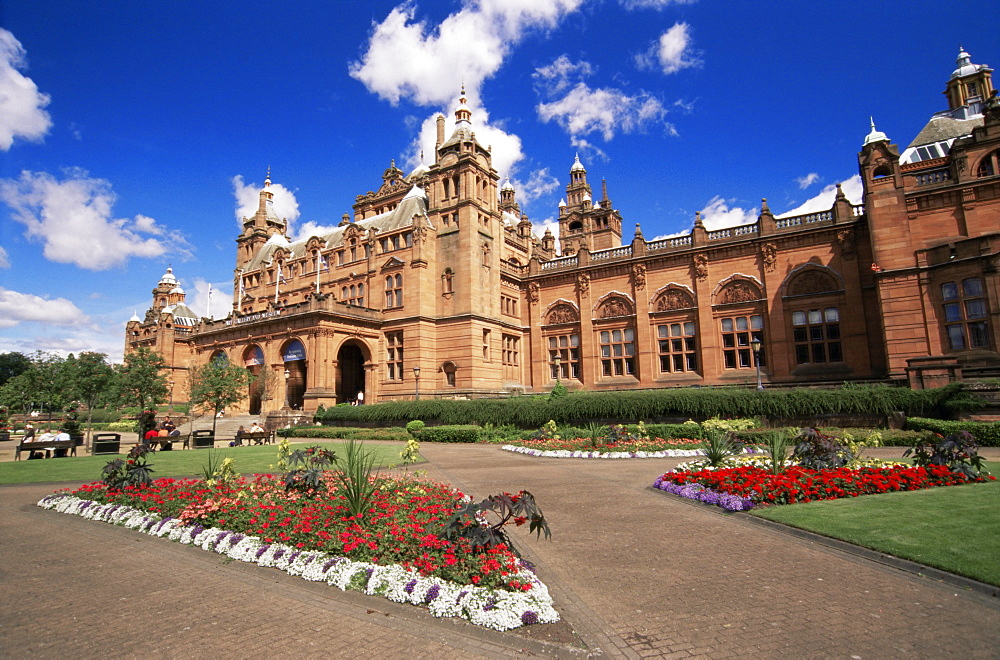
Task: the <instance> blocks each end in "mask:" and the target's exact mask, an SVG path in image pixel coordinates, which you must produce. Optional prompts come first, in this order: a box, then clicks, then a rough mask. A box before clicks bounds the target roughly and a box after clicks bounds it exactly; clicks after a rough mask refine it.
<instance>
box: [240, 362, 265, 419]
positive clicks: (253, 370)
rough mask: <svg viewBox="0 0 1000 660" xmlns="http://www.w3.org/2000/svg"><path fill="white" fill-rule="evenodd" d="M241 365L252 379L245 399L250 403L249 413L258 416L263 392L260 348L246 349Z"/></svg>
mask: <svg viewBox="0 0 1000 660" xmlns="http://www.w3.org/2000/svg"><path fill="white" fill-rule="evenodd" d="M243 364H244V365H245V366H246V368H247V371H249V372H250V375H251V376H252V377H253V378H252V380H251V381H250V385H249V387H248V391H247V398H248V399H249V401H250V409H249V412H250V414H251V415H259V414H260V411H261V399H262V398H263V396H262V395H263V392H264V383H263V382H261V373H262V372H263V370H264V351H262V350H261V348H260V346H248V347H247V349H246V350H245V351H244V352H243Z"/></svg>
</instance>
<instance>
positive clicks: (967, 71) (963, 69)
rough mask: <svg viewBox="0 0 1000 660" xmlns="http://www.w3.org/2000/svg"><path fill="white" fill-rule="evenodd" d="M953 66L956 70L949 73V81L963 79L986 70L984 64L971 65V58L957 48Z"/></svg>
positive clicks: (962, 49) (960, 48)
mask: <svg viewBox="0 0 1000 660" xmlns="http://www.w3.org/2000/svg"><path fill="white" fill-rule="evenodd" d="M955 65H956V66H957V68H956V69H955V70H954V71H952V72H951V79H952V80H954V79H955V78H964V77H965V76H971V75H972V74H974V73H978V72H979V71H980V70H982V69H987V68H989V67H987V66H986V65H985V64H973V63H972V58H971V56H970V55H969V54H968V53H967V52H965V49H964V48H962V47H961V46H959V48H958V57H957V58H956V59H955Z"/></svg>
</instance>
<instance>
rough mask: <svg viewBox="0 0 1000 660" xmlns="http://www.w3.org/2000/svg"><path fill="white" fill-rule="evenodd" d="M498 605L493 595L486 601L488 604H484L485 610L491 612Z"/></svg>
mask: <svg viewBox="0 0 1000 660" xmlns="http://www.w3.org/2000/svg"><path fill="white" fill-rule="evenodd" d="M496 606H497V599H496V598H494V597H493V596H490V598H489V600H487V601H486V604H485V605H483V611H484V612H489V611H490V610H492V609H493V608H494V607H496Z"/></svg>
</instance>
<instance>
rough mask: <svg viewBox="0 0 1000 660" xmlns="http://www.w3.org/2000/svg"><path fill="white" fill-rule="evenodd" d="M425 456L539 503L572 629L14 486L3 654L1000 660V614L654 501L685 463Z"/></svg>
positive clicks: (2, 527) (909, 579)
mask: <svg viewBox="0 0 1000 660" xmlns="http://www.w3.org/2000/svg"><path fill="white" fill-rule="evenodd" d="M421 451H422V453H423V454H424V455H425V456H426V457H427V458H428V461H429V462H428V463H427V464H425V465H423V466H420V467H422V468H424V469H426V470H428V472H429V473H430V476H431V477H433V478H436V479H441V480H446V481H449V482H451V483H452V484H454V485H455V486H458V487H460V488H462V489H463V490H465V491H466V492H468V493H470V494H472V495H473V496H475V497H483V496H485V495H487V494H489V493H492V492H497V491H500V490H508V491H513V490H519V489H521V488H525V489H527V490H530V491H531V492H532V493H534V495H535V496H536V498H537V499H538V502H539V504H540V505H541V506H542V508H543V510H544V511H545V514H546V518H547V519H548V520H549V521H550V525H551V527H552V531H553V538H552V540H551V541H537V540H536V539H535V538H534V537H531V538H530V539H528V538H527V537H524V536H523V535H522V538H521V539H520V540H521V542H520V546H521V547H522V548H523V549H524V554H525V555H526V557H527V558H529V559H531V560H532V561H534V562H535V563H536V564H537V565H538V568H539V573H540V576H541V578H542V579H543V580H544V581H545V582H546V583H547V584H548V586H549V589H550V591H551V592H552V594H553V596H554V598H555V600H556V607H557V608H558V609H559V610H560V612H561V613H562V615H563V619H564V622H563V623H560V624H555V626H553V627H552V628H551V629H549V627H547V626H533V627H531V628H529V629H527V632H521V633H513V632H510V633H496V632H493V631H487V630H483V629H480V628H477V627H475V626H472V625H470V624H467V623H465V622H461V621H453V620H444V621H443V620H439V619H434V618H433V617H430V616H429V615H428V614H427V613H426V612H424V611H422V610H419V609H417V608H413V607H408V606H402V605H397V604H394V603H391V602H389V601H386V600H383V599H378V598H368V597H365V596H363V595H361V594H356V593H343V592H340V591H339V590H336V589H334V588H330V587H326V586H325V585H321V584H313V583H308V582H305V581H304V580H301V579H300V578H293V577H290V576H287V575H285V574H284V573H281V572H278V571H274V570H268V569H262V568H258V567H255V566H250V565H247V564H242V563H239V562H229V563H226V561H224V560H223V558H221V557H219V556H218V555H214V554H210V553H206V552H203V551H201V550H198V549H195V548H190V547H187V546H181V545H179V544H176V543H171V542H169V541H166V540H163V539H155V538H152V537H149V536H146V535H143V534H139V533H136V532H133V531H131V530H126V529H123V528H116V527H112V526H110V525H106V524H99V523H94V522H90V521H86V520H83V519H81V518H77V517H74V516H66V515H62V514H58V513H55V512H51V511H44V510H42V509H39V508H38V507H36V506H34V503H35V502H36V501H37V500H38V499H39V498H40V497H41V496H43V495H44V494H46V493H49V492H51V491H53V490H55V489H56V488H57V487H58V485H53V484H49V485H23V486H3V487H0V556H2V558H3V561H2V563H0V584H2V585H3V588H4V593H5V596H6V597H5V598H4V601H5V603H4V607H3V608H0V656H3V657H12V658H13V657H40V658H67V657H73V658H89V657H97V656H112V657H143V658H176V657H191V658H220V657H221V658H241V657H257V656H261V655H264V654H267V655H270V656H280V657H296V658H297V657H306V658H309V657H317V658H318V657H327V658H329V657H359V656H362V655H368V656H370V657H379V658H381V657H387V658H388V657H407V658H424V657H426V658H475V657H487V658H508V657H536V656H556V657H565V658H574V657H608V658H645V657H657V658H687V657H706V658H729V657H748V656H754V657H759V658H831V657H842V658H865V659H868V658H897V657H902V656H905V657H912V658H942V657H963V658H965V657H968V658H976V657H979V658H995V657H1000V603H998V602H997V600H996V599H991V598H988V597H985V596H981V595H978V594H975V593H970V592H966V591H963V590H960V589H956V588H954V587H948V586H947V585H944V584H941V583H938V582H934V581H931V580H928V579H926V578H920V577H918V576H915V575H912V574H909V573H905V572H901V571H898V570H895V569H892V568H888V567H885V566H882V565H879V564H875V563H873V562H869V561H867V560H864V559H860V558H858V557H856V556H853V555H851V554H846V553H841V552H839V551H836V550H833V549H829V548H826V547H824V546H821V545H817V544H813V543H810V542H809V541H807V540H802V539H798V538H795V537H793V536H791V535H788V534H783V533H780V532H776V531H773V530H770V529H767V528H763V527H760V526H757V525H753V524H750V523H747V522H745V521H743V520H741V519H740V518H738V517H734V516H726V515H720V514H719V513H717V512H716V511H715V510H714V509H712V508H710V507H701V506H694V505H692V504H690V503H687V502H684V501H681V500H679V499H678V498H674V497H671V496H668V495H666V494H663V493H660V492H657V491H654V490H652V489H651V488H650V487H649V485H650V484H651V482H652V480H653V479H654V478H655V476H656V475H657V474H658V473H659V472H661V471H663V470H666V469H669V468H670V467H672V466H673V465H675V464H676V463H677V462H678V461H677V460H669V459H665V460H628V461H609V460H571V459H537V458H531V457H527V456H523V455H520V454H513V453H509V452H503V451H501V450H499V449H497V448H496V447H490V446H481V445H480V446H468V445H463V446H456V445H429V444H425V445H423V446H422V447H421ZM0 469H3V467H2V465H0ZM520 531H521V530H518V532H520ZM984 552H993V553H994V554H998V561H1000V550H998V549H997V548H984ZM547 629H548V630H547ZM550 631H551V632H550ZM546 638H551V639H549V640H547V639H546ZM552 641H556V642H559V644H558V645H557V644H553V643H551V642H552Z"/></svg>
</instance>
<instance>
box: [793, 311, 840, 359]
mask: <svg viewBox="0 0 1000 660" xmlns="http://www.w3.org/2000/svg"><path fill="white" fill-rule="evenodd" d="M792 341H793V342H794V343H795V363H796V364H817V363H822V362H842V361H843V359H844V355H843V352H842V350H841V346H840V311H839V310H838V309H837V308H836V307H827V308H825V309H810V310H808V311H794V312H792Z"/></svg>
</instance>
